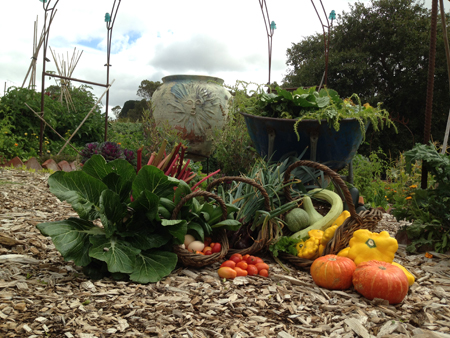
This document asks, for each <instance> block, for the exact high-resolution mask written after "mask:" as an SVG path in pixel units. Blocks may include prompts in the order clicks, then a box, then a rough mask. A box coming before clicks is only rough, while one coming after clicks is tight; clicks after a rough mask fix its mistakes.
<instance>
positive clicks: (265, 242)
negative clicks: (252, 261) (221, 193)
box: [206, 176, 276, 256]
mask: <svg viewBox="0 0 450 338" xmlns="http://www.w3.org/2000/svg"><path fill="white" fill-rule="evenodd" d="M230 181H238V182H242V183H246V184H249V185H251V186H252V187H255V188H256V189H258V190H259V191H260V192H261V195H262V196H263V198H264V208H265V209H266V211H270V198H269V195H268V194H267V191H266V189H264V188H263V187H262V186H261V185H260V184H258V183H256V181H255V180H252V179H250V178H245V177H240V176H225V177H221V178H218V179H216V180H214V181H213V182H211V183H210V184H209V185H208V186H207V187H206V191H211V189H212V188H214V187H215V186H217V185H219V184H222V183H224V182H230ZM275 226H276V225H274V224H273V222H272V221H269V222H268V223H267V224H263V225H261V228H260V229H259V231H258V236H257V237H256V238H254V242H253V244H252V245H251V246H249V247H248V248H245V249H233V248H230V249H229V250H228V254H227V256H231V255H232V254H235V253H239V254H241V255H247V254H249V255H253V254H255V253H257V252H259V251H261V250H263V249H267V248H268V246H269V244H270V243H271V242H272V240H273V239H274V238H275V237H274V234H275V233H276V231H275V228H274V227H275Z"/></svg>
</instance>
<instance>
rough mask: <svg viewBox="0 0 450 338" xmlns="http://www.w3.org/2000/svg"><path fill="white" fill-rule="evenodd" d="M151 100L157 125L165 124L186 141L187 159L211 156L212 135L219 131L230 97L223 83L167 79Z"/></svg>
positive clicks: (184, 77)
mask: <svg viewBox="0 0 450 338" xmlns="http://www.w3.org/2000/svg"><path fill="white" fill-rule="evenodd" d="M162 81H163V84H162V85H161V86H160V87H159V88H158V89H157V90H156V91H155V93H154V94H153V97H152V102H153V104H154V117H155V120H156V122H157V123H160V122H162V121H167V122H168V123H169V125H170V126H172V127H173V128H174V129H177V130H178V131H180V133H181V135H182V138H183V139H185V140H188V141H189V148H188V155H187V157H190V158H193V159H203V158H205V157H209V156H210V155H211V152H212V138H213V132H214V130H215V129H216V128H219V129H222V128H223V127H224V125H225V122H226V119H227V116H228V101H229V100H230V98H231V94H230V93H229V92H228V91H227V90H226V89H225V88H224V87H222V84H223V82H224V81H223V80H222V79H219V78H216V77H210V76H202V75H171V76H166V77H164V78H163V79H162Z"/></svg>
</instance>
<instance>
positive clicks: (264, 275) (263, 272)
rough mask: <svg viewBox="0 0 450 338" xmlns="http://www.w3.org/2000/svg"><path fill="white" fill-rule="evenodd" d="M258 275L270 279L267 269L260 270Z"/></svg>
mask: <svg viewBox="0 0 450 338" xmlns="http://www.w3.org/2000/svg"><path fill="white" fill-rule="evenodd" d="M258 274H259V275H260V276H263V277H269V271H268V270H266V269H262V270H260V271H259V272H258Z"/></svg>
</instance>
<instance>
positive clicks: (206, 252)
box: [204, 250, 212, 256]
mask: <svg viewBox="0 0 450 338" xmlns="http://www.w3.org/2000/svg"><path fill="white" fill-rule="evenodd" d="M204 254H205V256H209V255H212V251H211V250H206V251H205V252H204Z"/></svg>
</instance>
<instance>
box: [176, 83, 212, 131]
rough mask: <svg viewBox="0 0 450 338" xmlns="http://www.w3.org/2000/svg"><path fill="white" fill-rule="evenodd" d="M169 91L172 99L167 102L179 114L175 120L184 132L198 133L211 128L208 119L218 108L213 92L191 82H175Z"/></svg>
mask: <svg viewBox="0 0 450 338" xmlns="http://www.w3.org/2000/svg"><path fill="white" fill-rule="evenodd" d="M171 93H172V94H173V96H174V101H171V102H168V103H167V104H168V105H170V106H172V107H173V108H174V111H173V112H174V113H177V114H180V118H179V119H178V120H177V122H178V123H180V124H181V125H183V126H184V128H185V133H186V134H191V133H192V132H193V133H194V134H195V135H200V134H205V133H206V130H207V129H211V123H210V122H209V121H210V120H211V119H212V118H213V117H214V115H215V111H216V110H217V109H218V108H219V99H218V98H217V97H216V96H215V95H214V94H212V93H211V92H209V91H208V90H206V89H205V88H203V87H202V86H200V85H198V84H196V83H192V82H187V83H186V82H182V83H177V84H175V85H174V86H173V87H172V88H171Z"/></svg>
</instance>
